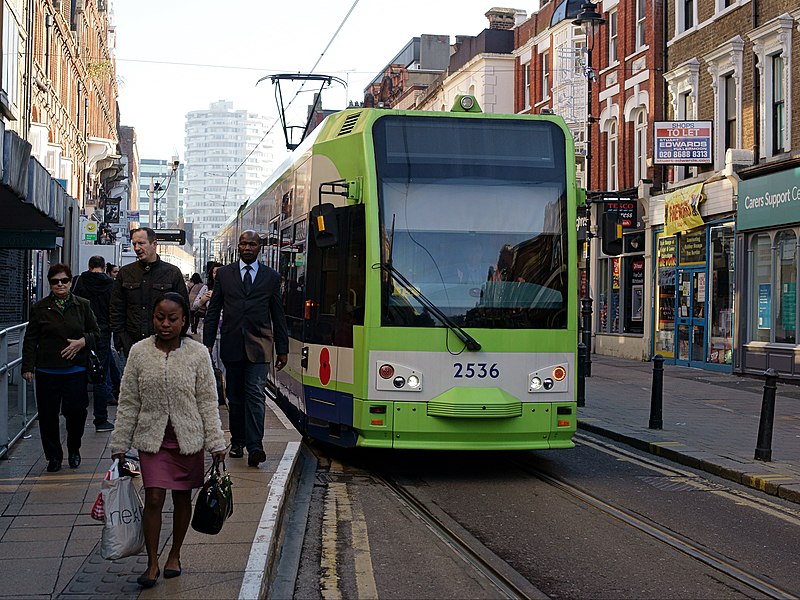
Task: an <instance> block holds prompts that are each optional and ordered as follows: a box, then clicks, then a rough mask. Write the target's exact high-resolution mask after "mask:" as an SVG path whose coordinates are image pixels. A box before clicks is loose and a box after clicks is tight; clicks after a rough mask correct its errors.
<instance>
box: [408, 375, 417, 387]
mask: <svg viewBox="0 0 800 600" xmlns="http://www.w3.org/2000/svg"><path fill="white" fill-rule="evenodd" d="M406 383H408V387H412V388H416V387H419V377H417V376H416V375H411V376H409V378H408V381H407V382H406Z"/></svg>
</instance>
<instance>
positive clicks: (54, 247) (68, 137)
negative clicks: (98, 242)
mask: <svg viewBox="0 0 800 600" xmlns="http://www.w3.org/2000/svg"><path fill="white" fill-rule="evenodd" d="M0 17H1V18H2V21H3V27H2V28H1V29H0V31H1V32H2V33H0V38H2V45H3V53H2V57H1V58H0V67H1V70H2V85H1V86H0V113H2V120H1V121H0V134H2V142H3V143H2V150H3V168H2V180H1V181H0V209H1V210H2V212H3V214H4V219H3V220H2V222H0V250H2V251H1V252H0V272H3V273H4V274H5V276H6V277H7V278H8V281H7V282H6V283H8V285H4V289H6V290H7V294H6V295H5V296H4V297H3V299H2V301H0V304H2V303H8V307H7V308H6V307H4V306H0V313H2V314H3V315H6V317H7V318H6V317H4V319H3V323H0V325H2V324H14V323H18V322H20V321H24V320H25V318H26V317H27V308H28V305H29V301H31V300H36V299H38V298H40V297H41V296H42V295H43V294H46V293H47V292H48V288H47V286H46V285H45V282H44V281H43V274H44V273H45V272H46V270H47V268H48V266H49V264H50V263H52V262H56V261H63V262H67V263H69V264H70V265H72V267H73V268H74V269H76V270H80V265H78V264H77V263H78V256H79V243H80V238H81V229H80V227H81V214H82V213H84V212H86V211H87V209H88V212H89V213H91V212H93V211H94V209H95V208H101V207H102V201H103V199H104V198H105V196H106V195H107V192H108V191H109V190H110V189H112V188H114V186H116V185H117V184H118V183H119V181H120V179H121V177H119V172H120V168H119V165H118V160H119V158H120V157H119V155H118V154H117V150H118V148H117V133H116V131H117V123H118V118H117V87H116V75H115V66H114V58H113V26H112V25H111V24H110V22H109V15H108V2H107V0H72V1H70V2H67V1H62V0H31V1H27V0H4V1H3V2H2V3H0ZM102 222H103V221H102V216H101V217H100V218H99V224H100V225H101V224H102Z"/></svg>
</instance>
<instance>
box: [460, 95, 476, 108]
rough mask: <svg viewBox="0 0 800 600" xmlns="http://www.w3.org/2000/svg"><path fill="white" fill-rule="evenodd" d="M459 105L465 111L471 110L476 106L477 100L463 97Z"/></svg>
mask: <svg viewBox="0 0 800 600" xmlns="http://www.w3.org/2000/svg"><path fill="white" fill-rule="evenodd" d="M458 103H459V104H460V105H461V108H463V109H464V110H469V109H471V108H472V107H473V106H475V98H473V97H472V96H461V99H460V100H459V101H458Z"/></svg>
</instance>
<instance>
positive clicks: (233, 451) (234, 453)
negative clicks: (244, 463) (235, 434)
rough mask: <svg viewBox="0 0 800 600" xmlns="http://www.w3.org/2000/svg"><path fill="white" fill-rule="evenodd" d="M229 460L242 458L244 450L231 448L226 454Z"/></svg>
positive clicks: (237, 447) (235, 447) (240, 447)
mask: <svg viewBox="0 0 800 600" xmlns="http://www.w3.org/2000/svg"><path fill="white" fill-rule="evenodd" d="M228 456H230V457H231V458H242V457H243V456H244V448H243V447H242V446H231V451H230V452H228Z"/></svg>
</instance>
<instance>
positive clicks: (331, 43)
mask: <svg viewBox="0 0 800 600" xmlns="http://www.w3.org/2000/svg"><path fill="white" fill-rule="evenodd" d="M359 2H360V0H354V1H353V5H352V6H351V7H350V10H348V11H347V14H346V15H345V16H344V18H343V19H342V22H341V23H339V27H337V28H336V31H334V32H333V35H332V36H331V39H330V40H329V41H328V43H327V44H326V46H325V48H324V49H323V50H322V53H320V55H319V58H318V59H317V62H315V63H314V66H313V67H311V70H310V71H309V73H313V72H314V71H315V70H316V68H317V67H318V66H319V63H321V62H322V59H323V58H324V57H325V53H326V52H327V51H328V49H329V48H330V47H331V45H333V42H334V41H335V40H336V37H337V36H338V35H339V32H340V31H341V30H342V28H343V27H344V25H345V23H347V20H348V19H349V18H350V15H351V14H353V11H354V10H355V8H356V6H358V3H359ZM259 81H260V80H259ZM303 87H305V81H304V82H303V83H302V84H300V87H299V88H298V90H297V91H296V92H295V93H294V96H292V99H291V100H289V103H288V104H287V105H286V107H285V108H289V107H290V106H291V105H292V103H293V102H294V101H295V100H296V99H297V97H298V96H299V95H300V92H302V91H303ZM284 110H285V109H284ZM279 120H280V119H275V120H274V121H273V122H272V125H270V126H269V127H268V128H267V131H266V133H264V135H263V136H262V137H261V139H260V140H258V142H257V143H256V144H255V146H253V149H252V150H250V152H249V153H248V155H247V156H245V157H244V160H242V162H240V163H239V164H238V166H237V167H236V168H235V169H234V170H233V172H232V173H231V174H230V175H228V181H227V182H226V183H225V195H224V196H223V199H222V210H225V203H226V202H227V200H228V188H229V187H230V183H231V177H233V176H234V175H236V172H237V171H238V170H239V169H241V168H242V166H243V165H244V164H245V163H246V162H247V161H248V160H249V159H250V157H251V156H253V153H254V152H255V151H256V150H258V148H259V147H260V146H261V144H262V143H263V142H264V140H265V139H267V136H268V135H269V134H270V133H272V130H273V129H275V125H277V124H278V122H279Z"/></svg>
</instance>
